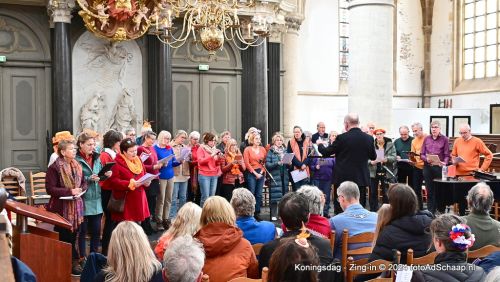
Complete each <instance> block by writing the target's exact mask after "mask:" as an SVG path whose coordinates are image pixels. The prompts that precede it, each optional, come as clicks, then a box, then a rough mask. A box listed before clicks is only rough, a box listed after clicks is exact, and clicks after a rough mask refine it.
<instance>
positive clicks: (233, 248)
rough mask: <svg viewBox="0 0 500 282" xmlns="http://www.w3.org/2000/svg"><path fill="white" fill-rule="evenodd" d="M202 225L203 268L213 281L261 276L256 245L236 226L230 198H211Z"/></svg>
mask: <svg viewBox="0 0 500 282" xmlns="http://www.w3.org/2000/svg"><path fill="white" fill-rule="evenodd" d="M200 223H201V229H200V231H198V233H196V235H195V236H194V237H195V238H196V239H198V240H200V242H201V243H202V244H203V248H204V249H205V254H206V260H205V266H203V272H204V273H206V274H208V276H209V277H210V281H229V280H231V279H234V278H238V277H249V278H258V277H259V271H258V262H257V258H256V257H255V253H254V251H253V248H252V245H250V242H248V241H247V240H246V239H245V238H243V232H242V231H241V229H239V228H238V227H237V226H236V215H235V213H234V210H233V208H232V207H231V205H230V204H229V203H228V202H227V200H226V199H224V198H223V197H220V196H212V197H210V198H208V199H207V200H206V201H205V203H204V205H203V210H202V212H201V219H200Z"/></svg>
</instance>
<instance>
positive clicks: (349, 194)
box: [337, 181, 359, 202]
mask: <svg viewBox="0 0 500 282" xmlns="http://www.w3.org/2000/svg"><path fill="white" fill-rule="evenodd" d="M337 194H338V195H340V194H342V195H343V196H344V198H345V199H346V200H347V201H349V202H350V201H352V200H359V187H358V184H356V183H354V182H352V181H344V182H342V184H340V186H339V188H337Z"/></svg>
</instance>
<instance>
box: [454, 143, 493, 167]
mask: <svg viewBox="0 0 500 282" xmlns="http://www.w3.org/2000/svg"><path fill="white" fill-rule="evenodd" d="M480 154H483V155H484V156H485V158H484V162H483V165H482V166H481V169H482V170H487V169H488V167H490V164H491V160H492V159H493V154H492V153H491V151H490V149H488V147H486V145H485V144H484V142H483V140H481V139H479V138H477V137H474V136H472V137H471V138H470V139H469V140H464V138H462V137H459V138H457V139H455V142H454V143H453V150H452V151H451V155H452V156H453V157H461V158H462V159H464V160H465V163H458V164H456V166H457V175H459V176H460V175H466V174H470V173H471V172H472V171H474V170H477V169H478V168H479V156H480Z"/></svg>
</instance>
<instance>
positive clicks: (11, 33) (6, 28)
mask: <svg viewBox="0 0 500 282" xmlns="http://www.w3.org/2000/svg"><path fill="white" fill-rule="evenodd" d="M26 51H36V47H35V44H34V43H33V41H32V39H31V38H30V36H27V35H26V30H24V29H23V28H22V27H21V26H18V25H15V23H14V22H13V21H11V19H9V18H4V17H0V52H1V53H14V52H26Z"/></svg>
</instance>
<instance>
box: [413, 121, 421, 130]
mask: <svg viewBox="0 0 500 282" xmlns="http://www.w3.org/2000/svg"><path fill="white" fill-rule="evenodd" d="M414 127H418V128H420V129H423V127H422V124H421V123H420V122H415V123H413V124H412V125H411V128H414Z"/></svg>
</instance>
